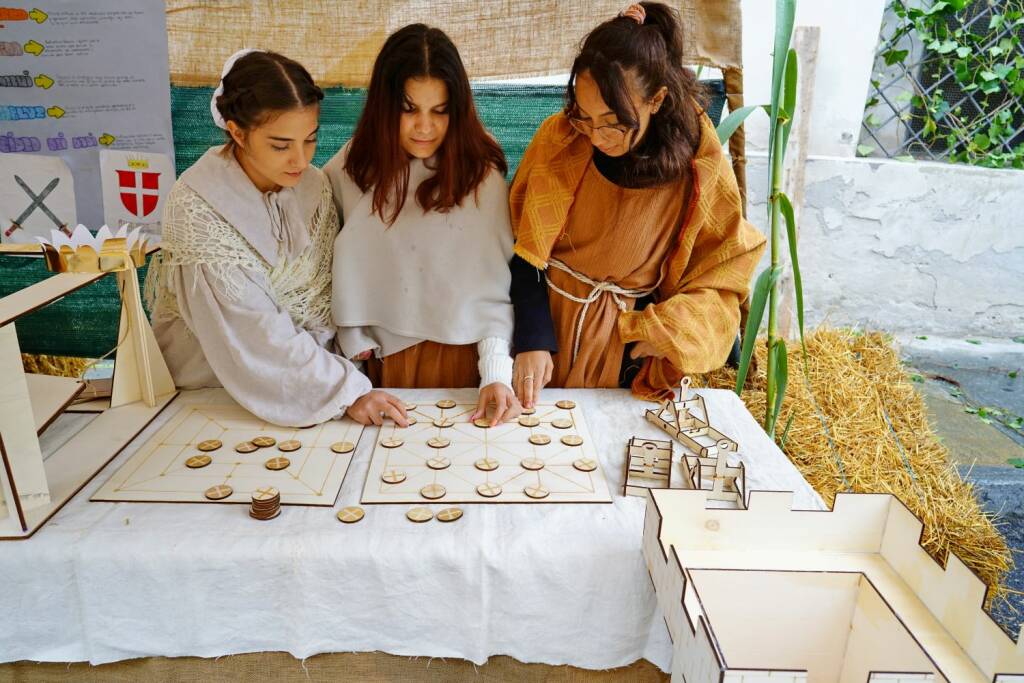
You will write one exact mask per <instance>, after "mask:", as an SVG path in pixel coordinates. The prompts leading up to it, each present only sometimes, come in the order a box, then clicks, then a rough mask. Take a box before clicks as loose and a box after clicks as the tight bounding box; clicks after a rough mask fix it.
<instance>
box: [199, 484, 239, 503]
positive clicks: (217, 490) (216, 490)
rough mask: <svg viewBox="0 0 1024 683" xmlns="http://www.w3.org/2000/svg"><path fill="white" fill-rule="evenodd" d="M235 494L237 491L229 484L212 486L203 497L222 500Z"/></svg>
mask: <svg viewBox="0 0 1024 683" xmlns="http://www.w3.org/2000/svg"><path fill="white" fill-rule="evenodd" d="M234 492H235V490H234V489H233V488H231V487H230V486H228V485H227V484H217V485H216V486H211V487H210V488H208V489H206V491H204V492H203V495H204V496H206V497H207V498H209V499H210V500H222V499H224V498H227V497H228V496H230V495H231V494H232V493H234Z"/></svg>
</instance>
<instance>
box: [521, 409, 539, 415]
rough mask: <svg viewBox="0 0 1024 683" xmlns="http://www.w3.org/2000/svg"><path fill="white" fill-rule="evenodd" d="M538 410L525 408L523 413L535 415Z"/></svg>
mask: <svg viewBox="0 0 1024 683" xmlns="http://www.w3.org/2000/svg"><path fill="white" fill-rule="evenodd" d="M536 412H537V409H536V408H523V415H533V414H534V413H536Z"/></svg>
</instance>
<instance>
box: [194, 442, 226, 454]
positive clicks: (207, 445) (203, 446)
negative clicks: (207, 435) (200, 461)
mask: <svg viewBox="0 0 1024 683" xmlns="http://www.w3.org/2000/svg"><path fill="white" fill-rule="evenodd" d="M223 445H224V444H222V443H221V442H220V441H218V440H217V439H207V440H206V441H200V442H199V445H198V446H196V448H198V449H199V450H201V451H203V452H204V453H209V452H210V451H215V450H217V449H218V448H220V447H221V446H223Z"/></svg>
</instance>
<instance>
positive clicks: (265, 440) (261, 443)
mask: <svg viewBox="0 0 1024 683" xmlns="http://www.w3.org/2000/svg"><path fill="white" fill-rule="evenodd" d="M252 442H253V444H255V445H256V446H258V447H260V448H270V447H271V446H273V445H274V444H276V443H277V439H275V438H274V437H272V436H257V437H256V438H255V439H253V440H252Z"/></svg>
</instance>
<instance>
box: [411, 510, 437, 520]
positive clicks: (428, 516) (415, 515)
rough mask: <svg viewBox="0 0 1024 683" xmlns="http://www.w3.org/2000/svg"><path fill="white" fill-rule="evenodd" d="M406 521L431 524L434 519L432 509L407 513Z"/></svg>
mask: <svg viewBox="0 0 1024 683" xmlns="http://www.w3.org/2000/svg"><path fill="white" fill-rule="evenodd" d="M405 517H406V519H408V520H409V521H410V522H429V521H430V520H432V519H433V518H434V513H433V512H431V511H430V508H413V509H411V510H409V511H408V512H406V513H405Z"/></svg>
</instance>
